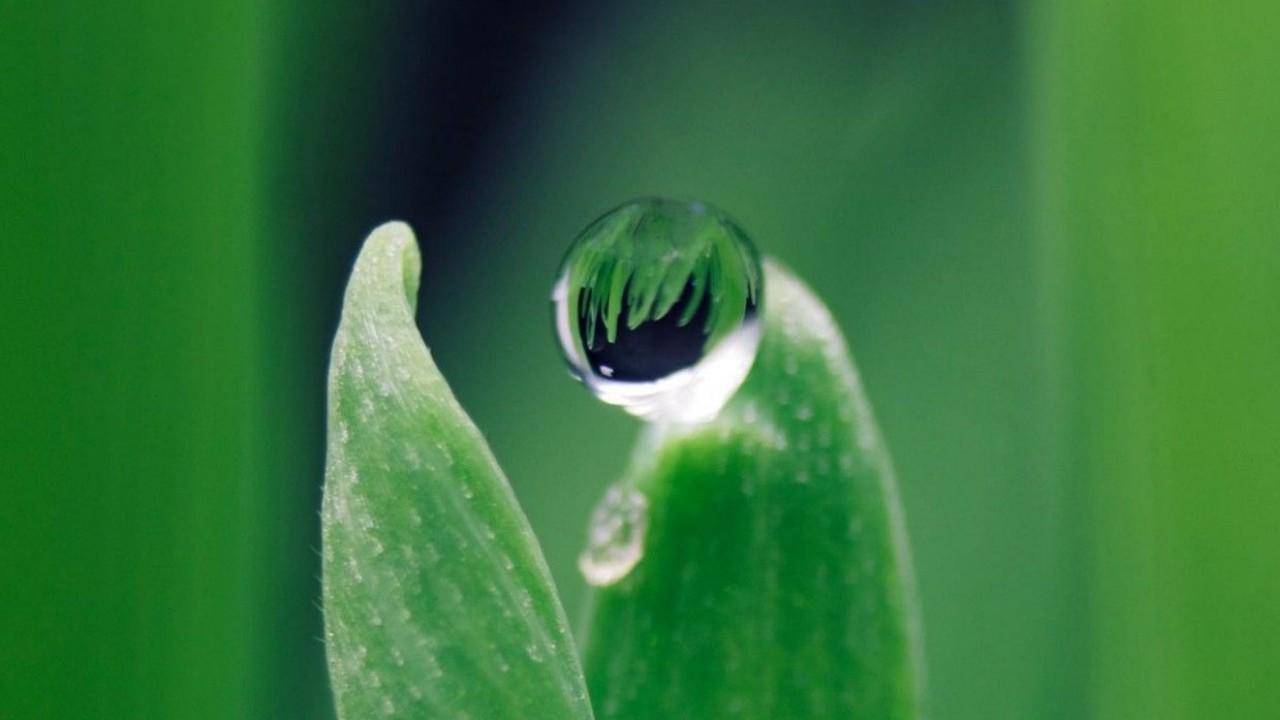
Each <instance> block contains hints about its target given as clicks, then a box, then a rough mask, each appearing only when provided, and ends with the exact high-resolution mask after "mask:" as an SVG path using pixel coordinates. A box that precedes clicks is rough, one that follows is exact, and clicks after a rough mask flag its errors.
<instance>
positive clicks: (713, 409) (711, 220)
mask: <svg viewBox="0 0 1280 720" xmlns="http://www.w3.org/2000/svg"><path fill="white" fill-rule="evenodd" d="M762 291H763V287H762V272H761V270H760V260H759V256H758V255H757V253H756V250H755V247H754V246H753V245H752V244H751V241H750V240H749V239H748V238H747V236H746V233H744V232H743V231H742V229H741V228H739V227H738V226H737V225H736V224H735V223H734V222H733V221H732V220H730V219H729V218H728V217H727V216H725V215H724V214H723V213H721V212H719V211H718V210H716V209H714V208H711V207H709V206H707V205H705V204H703V203H684V202H678V201H673V200H661V199H646V200H638V201H634V202H631V203H628V204H626V205H623V206H622V207H619V208H617V209H615V210H613V211H611V212H609V213H607V214H605V215H604V216H603V217H601V218H600V219H598V220H596V221H595V222H594V223H592V224H591V225H590V226H588V227H587V229H586V230H585V231H583V233H582V234H581V235H580V236H578V238H577V239H576V240H575V241H574V243H573V245H572V246H571V247H570V249H569V252H568V253H567V254H566V256H565V259H564V262H563V264H562V266H561V269H560V274H559V277H558V278H557V280H556V284H555V286H554V288H553V290H552V302H553V309H554V316H555V329H556V335H557V338H558V339H559V342H560V347H561V351H562V352H563V353H564V356H565V359H566V360H567V362H568V363H569V367H570V369H571V370H572V371H573V373H574V375H576V376H577V377H579V378H580V379H581V380H582V381H583V382H584V383H585V384H586V385H587V387H589V388H590V389H591V390H592V391H593V392H594V393H595V394H596V395H597V396H598V397H599V398H600V399H601V400H604V401H605V402H607V403H611V404H614V405H620V406H622V407H623V408H625V409H626V410H627V411H629V412H631V413H632V414H634V415H638V416H640V417H644V418H646V419H649V420H658V421H677V422H699V421H702V420H706V419H709V418H710V417H712V416H714V415H715V414H716V413H717V412H718V411H719V410H720V408H721V407H722V406H723V405H724V403H725V401H726V400H728V398H729V397H730V396H732V395H733V393H734V391H735V390H737V388H738V386H739V385H741V384H742V381H743V380H744V379H745V378H746V376H747V373H748V371H749V370H750V369H751V365H752V362H753V361H754V359H755V353H756V349H757V347H758V345H759V341H760V323H759V318H758V311H759V308H760V305H761V302H762V299H763V297H762V296H763V292H762Z"/></svg>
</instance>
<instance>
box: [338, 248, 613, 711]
mask: <svg viewBox="0 0 1280 720" xmlns="http://www.w3.org/2000/svg"><path fill="white" fill-rule="evenodd" d="M419 270H420V260H419V256H418V250H417V247H416V245H415V243H414V239H413V233H412V232H411V231H410V230H409V228H408V226H406V225H404V224H403V223H388V224H386V225H383V226H382V227H380V228H378V229H377V230H375V231H374V232H373V234H372V235H370V236H369V239H368V240H367V241H366V242H365V246H364V248H363V250H362V251H361V253H360V257H359V259H358V260H357V261H356V265H355V269H354V271H353V272H352V274H351V280H350V282H349V283H348V286H347V292H346V298H345V301H344V304H343V310H342V321H341V324H340V326H339V328H338V334H337V337H336V339H335V340H334V344H333V356H332V359H331V363H330V374H329V436H328V458H327V466H326V470H325V493H324V503H323V510H322V523H323V548H324V549H323V556H324V557H323V565H324V580H323V585H324V612H325V628H326V645H327V650H328V658H329V671H330V675H331V677H332V680H333V689H334V695H335V698H336V700H337V706H338V715H339V717H341V718H350V719H353V720H354V719H357V718H373V717H397V716H398V717H440V718H444V717H448V718H472V719H473V720H488V719H490V718H522V719H528V720H537V719H540V718H545V719H546V720H573V719H576V718H590V717H591V709H590V707H589V703H588V702H587V699H586V692H585V689H584V683H583V678H582V671H581V669H580V667H579V663H578V659H577V655H576V652H575V649H574V646H573V641H572V639H571V638H570V636H569V633H568V630H567V623H566V622H565V617H564V611H563V610H562V608H561V606H560V601H559V598H558V597H557V596H556V593H555V590H554V589H553V587H552V584H551V578H550V575H549V573H548V572H547V567H546V563H545V561H544V560H543V558H542V554H541V552H540V551H539V549H538V545H537V543H536V541H535V539H534V536H533V533H532V531H531V530H530V528H529V524H528V522H527V521H526V519H525V517H524V515H523V514H522V513H521V512H520V509H519V507H518V506H517V504H516V500H515V497H514V495H513V494H512V491H511V488H510V486H509V485H508V484H507V481H506V478H505V477H503V475H502V471H501V470H500V469H499V468H498V464H497V462H496V461H495V460H494V458H493V455H492V454H491V453H490V451H489V448H488V446H487V445H486V444H485V442H484V439H483V438H482V437H481V435H480V433H479V431H477V430H476V428H475V426H474V425H473V424H472V423H471V421H470V419H469V418H468V417H467V415H466V413H464V412H463V410H462V408H461V407H459V405H458V403H457V401H456V400H455V399H454V397H453V394H452V393H451V392H450V391H449V387H448V385H447V384H446V383H445V381H444V378H443V377H441V375H440V372H439V371H438V370H437V368H436V366H435V364H434V363H433V362H432V360H431V356H430V354H429V352H428V351H427V348H426V346H425V345H424V344H423V341H422V338H421V337H420V335H419V334H418V331H417V329H416V327H415V326H414V320H413V315H414V312H413V311H414V298H415V295H416V293H417V287H418V274H419Z"/></svg>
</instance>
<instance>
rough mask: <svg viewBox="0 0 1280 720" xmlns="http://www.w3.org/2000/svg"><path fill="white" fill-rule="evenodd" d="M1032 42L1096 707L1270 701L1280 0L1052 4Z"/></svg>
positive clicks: (1277, 644) (1063, 417)
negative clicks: (1080, 496) (1084, 545)
mask: <svg viewBox="0 0 1280 720" xmlns="http://www.w3.org/2000/svg"><path fill="white" fill-rule="evenodd" d="M1041 10H1042V13H1041V15H1040V16H1039V17H1038V18H1037V25H1036V27H1035V30H1036V32H1035V34H1034V35H1032V39H1033V40H1034V41H1035V47H1036V48H1037V65H1036V69H1037V73H1036V74H1035V75H1034V76H1033V77H1034V78H1035V83H1034V87H1035V90H1036V93H1037V98H1038V102H1039V103H1040V106H1039V110H1040V113H1039V114H1038V117H1037V119H1038V128H1037V134H1036V144H1037V148H1038V150H1039V152H1040V153H1041V154H1040V156H1039V157H1038V159H1039V160H1040V168H1039V174H1040V175H1041V177H1042V180H1043V184H1042V190H1043V199H1044V213H1045V215H1044V223H1043V229H1044V233H1045V236H1044V240H1045V250H1044V253H1045V254H1044V262H1043V274H1042V276H1041V279H1042V280H1043V282H1044V288H1045V292H1046V293H1047V294H1048V297H1049V298H1050V302H1051V307H1052V308H1053V313H1052V315H1051V316H1050V317H1049V318H1048V319H1049V320H1050V322H1051V323H1052V324H1051V325H1050V326H1049V328H1048V330H1049V331H1050V332H1052V333H1053V336H1052V337H1053V341H1052V343H1051V344H1050V345H1048V346H1047V347H1048V349H1051V350H1052V351H1053V352H1054V355H1055V358H1056V363H1057V364H1056V370H1057V378H1058V382H1059V383H1060V385H1058V387H1057V392H1058V397H1059V400H1060V402H1059V403H1058V404H1057V405H1056V407H1055V411H1056V413H1057V420H1058V422H1059V423H1060V424H1058V425H1056V429H1057V431H1058V433H1059V437H1061V439H1062V440H1063V445H1062V447H1061V459H1062V464H1061V466H1060V467H1059V472H1061V473H1062V476H1063V477H1064V478H1067V479H1069V480H1070V481H1072V482H1074V483H1078V484H1080V485H1081V486H1082V488H1083V490H1084V492H1085V494H1086V495H1085V496H1086V497H1087V498H1088V506H1087V510H1084V511H1083V512H1084V514H1085V517H1087V518H1088V521H1089V523H1088V526H1087V530H1088V537H1089V541H1088V554H1087V557H1088V565H1087V566H1088V569H1089V575H1088V578H1087V581H1086V582H1087V584H1088V587H1089V588H1090V600H1089V603H1088V607H1089V609H1090V620H1091V627H1090V632H1089V633H1088V636H1087V637H1088V652H1087V655H1086V656H1084V657H1081V658H1080V660H1081V661H1082V663H1085V664H1086V666H1087V667H1089V668H1091V670H1090V674H1091V675H1092V676H1093V677H1094V678H1096V683H1095V684H1094V686H1093V687H1092V688H1091V693H1092V696H1093V702H1092V710H1093V713H1092V714H1093V716H1095V717H1099V718H1132V717H1152V718H1155V717H1159V718H1199V717H1265V716H1267V715H1272V714H1274V713H1275V712H1276V708H1277V707H1280V685H1277V684H1276V683H1275V681H1274V678H1273V677H1272V672H1271V669H1272V668H1275V667H1277V666H1280V613H1277V611H1276V606H1277V600H1278V599H1280V542H1276V520H1277V517H1278V516H1280V442H1278V439H1280V383H1277V382H1276V376H1277V372H1278V370H1280V185H1278V183H1277V178H1278V177H1280V139H1278V136H1277V133H1276V129H1277V128H1280V85H1278V84H1277V82H1276V78H1277V75H1276V68H1277V67H1280V43H1277V42H1276V41H1275V37H1274V32H1273V30H1274V28H1276V27H1277V26H1280V6H1278V5H1276V4H1275V3H1269V2H1242V3H1234V4H1227V5H1215V6H1209V5H1198V4H1195V3H1163V2H1155V1H1148V2H1138V3H1129V4H1124V5H1114V4H1110V3H1104V2H1096V1H1094V0H1086V1H1085V2H1075V3H1060V4H1046V5H1045V6H1044V7H1042V8H1041Z"/></svg>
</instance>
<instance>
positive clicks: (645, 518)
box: [578, 487, 649, 585]
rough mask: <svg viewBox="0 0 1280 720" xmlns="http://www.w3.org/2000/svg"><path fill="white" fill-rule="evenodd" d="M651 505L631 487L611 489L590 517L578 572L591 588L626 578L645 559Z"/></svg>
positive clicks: (579, 559) (579, 558)
mask: <svg viewBox="0 0 1280 720" xmlns="http://www.w3.org/2000/svg"><path fill="white" fill-rule="evenodd" d="M648 527H649V503H648V501H647V500H645V497H644V495H641V494H640V493H639V492H637V491H635V490H632V489H631V488H623V487H612V488H609V491H608V492H607V493H605V496H604V500H602V501H600V505H599V506H598V507H596V509H595V512H593V513H592V514H591V529H590V531H589V532H588V535H587V549H586V550H583V551H582V555H580V556H579V557H578V569H579V570H581V571H582V575H583V577H585V578H586V579H587V582H589V583H591V584H592V585H612V584H614V583H616V582H618V581H619V580H621V579H622V578H624V577H626V576H627V574H628V573H630V572H631V569H632V568H634V567H635V566H636V563H638V562H640V558H641V557H643V556H644V533H645V530H646V529H648Z"/></svg>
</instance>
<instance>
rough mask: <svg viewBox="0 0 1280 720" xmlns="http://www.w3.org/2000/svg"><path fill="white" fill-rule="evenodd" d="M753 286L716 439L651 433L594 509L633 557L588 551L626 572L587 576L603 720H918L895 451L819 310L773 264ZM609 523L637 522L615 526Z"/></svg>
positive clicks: (913, 622) (916, 647)
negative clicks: (755, 343) (746, 329)
mask: <svg viewBox="0 0 1280 720" xmlns="http://www.w3.org/2000/svg"><path fill="white" fill-rule="evenodd" d="M765 277H766V285H765V289H764V303H765V315H764V318H765V319H764V336H763V338H762V340H761V346H760V350H759V354H758V356H757V358H756V362H755V366H754V367H753V368H752V371H751V374H750V376H749V377H748V379H747V381H746V383H745V384H744V385H743V387H742V388H741V389H740V390H739V391H738V393H737V394H736V395H735V396H734V398H733V399H732V400H731V401H730V403H729V404H728V405H727V406H726V407H725V408H724V409H723V410H722V411H721V413H720V414H719V416H718V417H717V418H715V419H714V420H712V421H711V422H710V423H707V424H704V425H699V426H695V427H693V428H689V427H675V426H665V427H664V426H653V427H651V428H650V429H649V430H648V431H647V434H646V435H645V436H644V437H643V438H642V441H641V445H640V447H639V448H638V449H637V452H636V455H635V457H636V459H635V461H634V464H633V466H632V468H631V469H630V470H629V471H628V473H627V475H626V476H625V477H624V478H623V480H622V481H621V482H620V483H619V485H618V486H617V487H615V488H614V489H612V490H611V492H610V493H609V494H608V496H607V497H606V501H605V503H606V504H605V505H604V506H602V508H601V510H598V511H597V516H598V517H597V524H596V526H595V528H594V530H596V537H595V538H594V539H595V540H596V541H598V540H599V539H600V538H601V537H604V536H607V535H608V534H609V532H610V531H613V532H614V533H615V534H616V535H617V540H618V542H619V544H620V546H624V545H627V544H638V546H639V547H638V548H634V547H633V548H621V549H620V548H615V549H614V550H615V551H614V552H608V551H607V548H605V549H601V548H600V547H593V550H594V553H593V557H594V558H596V559H599V558H605V559H613V560H617V561H618V562H623V561H626V562H635V565H634V567H633V568H631V569H630V571H629V572H621V573H620V572H613V573H605V572H600V571H599V568H594V569H595V570H596V573H595V574H596V575H597V580H598V581H599V579H600V578H604V579H605V580H607V581H613V582H611V584H607V585H606V586H604V587H601V588H600V589H599V590H598V591H597V593H596V595H595V597H594V602H593V609H592V612H591V615H590V618H589V621H588V624H587V634H586V636H585V639H584V644H585V650H586V652H585V662H584V664H585V666H586V670H587V677H588V684H589V687H590V690H591V696H592V698H593V701H594V702H595V710H596V714H597V716H599V717H601V718H603V719H608V720H642V719H643V720H649V719H652V720H659V719H662V720H671V719H673V718H688V719H689V720H707V719H718V718H738V719H741V720H777V719H779V718H787V719H788V720H819V719H822V720H826V719H828V718H867V719H874V720H894V719H907V718H916V717H919V714H920V706H921V696H922V691H923V676H922V674H923V667H922V661H921V658H920V637H919V629H918V621H917V611H916V608H915V599H914V588H913V580H912V572H911V566H910V558H909V552H908V549H907V543H906V532H905V528H904V525H903V519H902V515H901V511H900V507H899V501H898V497H897V489H896V486H895V481H894V477H893V471H892V467H891V464H890V461H889V456H888V453H887V451H886V449H885V447H884V444H883V442H882V440H881V438H880V434H879V431H878V430H877V428H876V425H875V421H874V419H873V417H872V414H871V409H870V406H869V404H868V402H867V399H866V397H865V395H864V394H863V391H862V388H861V386H860V383H859V381H858V377H857V375H856V371H855V369H854V366H853V362H852V360H851V359H850V357H849V354H848V351H847V349H846V346H845V342H844V339H843V338H842V337H841V335H840V332H839V330H838V329H837V328H836V326H835V323H834V322H833V321H832V319H831V317H830V314H829V313H828V312H827V310H826V308H825V307H823V305H822V304H821V303H820V302H819V301H818V300H817V299H816V298H815V297H814V296H813V295H812V293H811V292H810V291H809V290H808V289H807V288H806V287H805V286H804V285H803V284H802V283H801V282H800V281H799V280H797V279H796V278H795V277H793V276H792V275H791V274H790V273H788V272H787V271H785V270H783V269H782V268H780V267H779V266H778V265H777V264H776V263H767V264H766V273H765ZM637 493H638V498H637V495H636V494H637ZM621 499H625V502H623V501H621ZM611 506H617V507H625V508H629V509H631V510H634V508H636V507H643V508H645V513H644V516H643V517H629V516H628V517H626V522H619V521H618V517H619V513H618V512H617V511H615V510H611V509H610V507H611ZM597 544H598V543H597ZM622 549H630V550H632V551H633V552H623V551H622ZM636 549H638V550H639V552H638V553H636V552H634V550H636ZM637 554H638V556H639V560H638V562H637V561H636V560H635V558H636V556H637ZM587 560H588V558H587V557H585V556H584V564H586V563H587ZM615 570H616V568H615ZM619 575H621V579H617V577H618V576H619Z"/></svg>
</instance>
